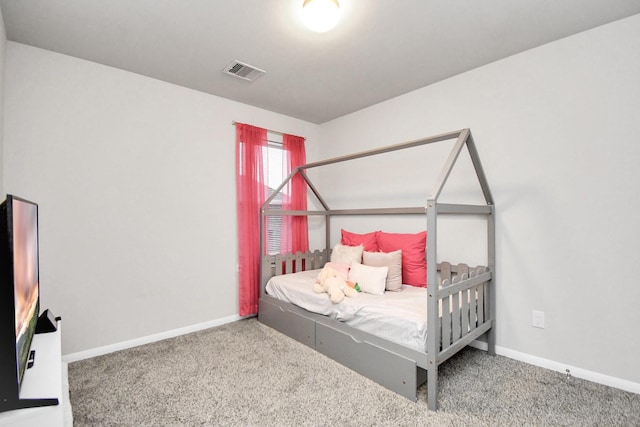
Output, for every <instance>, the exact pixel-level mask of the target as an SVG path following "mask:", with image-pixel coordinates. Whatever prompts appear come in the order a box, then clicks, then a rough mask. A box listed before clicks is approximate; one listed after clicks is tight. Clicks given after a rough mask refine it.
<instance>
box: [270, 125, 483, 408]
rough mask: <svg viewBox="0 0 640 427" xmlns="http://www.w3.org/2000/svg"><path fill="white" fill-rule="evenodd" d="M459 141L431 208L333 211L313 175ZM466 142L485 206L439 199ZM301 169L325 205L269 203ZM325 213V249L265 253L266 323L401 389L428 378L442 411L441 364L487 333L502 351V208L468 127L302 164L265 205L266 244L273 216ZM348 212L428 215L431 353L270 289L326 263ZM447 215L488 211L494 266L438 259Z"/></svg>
mask: <svg viewBox="0 0 640 427" xmlns="http://www.w3.org/2000/svg"><path fill="white" fill-rule="evenodd" d="M453 139H456V141H455V144H454V146H453V148H452V150H451V152H450V154H449V156H448V158H447V160H446V162H445V164H444V166H443V167H442V170H441V172H440V174H439V175H438V178H437V180H436V183H435V187H434V188H433V189H432V191H431V193H430V195H429V196H428V199H427V204H426V206H422V207H398V208H373V209H371V208H368V209H340V210H333V209H331V208H330V207H329V206H328V205H327V203H326V202H325V201H324V199H323V198H322V196H321V195H320V193H319V192H318V190H317V189H316V187H315V186H314V185H313V183H312V182H311V181H310V179H309V177H308V176H307V174H306V171H307V170H308V169H311V168H317V167H322V166H325V165H330V164H335V163H340V162H346V161H349V160H354V159H360V158H364V157H368V156H375V155H379V154H383V153H388V152H391V151H397V150H403V149H407V148H412V147H417V146H421V145H425V144H434V143H438V142H443V141H450V140H453ZM464 147H466V148H467V150H468V152H469V155H470V157H471V161H472V164H473V167H474V169H475V172H476V176H477V178H478V182H479V184H480V188H481V190H482V193H483V195H484V199H485V202H486V204H481V205H476V204H445V203H439V202H438V198H439V196H440V194H441V192H442V189H443V187H444V185H445V184H446V182H447V178H448V177H449V175H450V173H451V171H452V169H453V167H454V165H455V163H456V161H457V159H458V157H459V155H460V153H461V151H462V150H463V148H464ZM296 174H300V175H301V176H302V177H303V178H304V180H305V181H306V183H307V185H308V187H309V188H310V190H311V191H312V192H313V194H314V195H315V197H316V198H317V199H318V201H319V203H320V204H321V205H322V207H323V210H318V211H291V210H282V209H270V208H269V204H270V203H271V201H272V200H273V199H274V198H275V197H276V195H277V194H278V193H279V192H280V191H281V190H282V189H283V188H284V186H285V185H286V184H287V183H288V182H289V181H290V180H291V179H292V178H293V177H294V176H295V175H296ZM287 215H294V216H296V215H297V216H299V215H321V216H324V217H325V218H326V219H325V233H326V234H325V243H326V244H325V248H324V249H322V250H315V251H313V252H307V253H304V254H303V253H300V252H298V253H296V254H286V255H265V256H263V257H262V259H261V267H260V269H261V270H260V271H261V286H260V304H259V314H258V318H259V321H260V322H262V323H264V324H266V325H269V326H271V327H273V328H274V329H276V330H278V331H280V332H282V333H284V334H286V335H288V336H290V337H292V338H294V339H296V340H298V341H300V342H302V343H304V344H306V345H308V346H310V347H312V348H315V349H316V350H317V351H320V352H321V353H323V354H325V355H327V356H328V357H330V358H332V359H334V360H336V361H338V362H340V363H342V364H343V365H346V366H347V367H349V368H351V369H353V370H355V371H357V372H359V373H361V374H362V375H365V376H366V377H369V378H370V379H372V380H374V381H376V382H378V383H380V384H382V385H383V386H385V387H387V388H389V389H391V390H394V391H396V392H397V393H399V394H401V395H403V396H405V397H407V398H410V399H412V400H414V401H415V400H416V398H417V393H416V391H417V388H418V386H419V385H420V384H422V383H423V382H424V381H425V379H426V381H427V403H428V407H429V409H431V410H436V409H437V396H438V395H437V393H438V367H439V365H440V364H442V363H443V362H444V361H446V360H447V359H449V358H450V357H451V356H453V355H454V354H456V353H457V352H458V351H460V350H461V349H463V348H464V347H465V346H467V345H468V344H470V343H471V342H473V341H474V340H476V339H478V338H479V337H480V336H481V335H484V334H486V336H487V344H488V352H489V354H492V355H494V354H495V328H494V319H495V292H494V289H495V210H494V204H493V198H492V197H491V192H490V190H489V185H488V183H487V179H486V176H485V174H484V171H483V169H482V165H481V163H480V158H479V156H478V152H477V149H476V146H475V144H474V141H473V137H472V135H471V131H470V130H469V129H462V130H459V131H454V132H449V133H445V134H441V135H436V136H431V137H428V138H424V139H419V140H415V141H410V142H406V143H401V144H396V145H391V146H388V147H383V148H379V149H374V150H370V151H365V152H360V153H356V154H351V155H346V156H341V157H336V158H332V159H329V160H324V161H319V162H313V163H308V164H306V165H303V166H300V167H298V168H296V169H295V170H294V171H293V172H292V173H291V174H290V175H289V176H288V177H287V178H286V179H285V181H284V182H283V183H282V184H281V185H280V186H279V187H278V188H277V189H276V190H275V191H274V193H273V194H272V195H271V197H269V198H268V199H267V201H266V202H265V203H264V205H263V206H262V209H261V231H260V247H261V248H264V247H265V245H264V243H265V242H264V229H265V228H264V227H265V224H266V219H267V217H268V216H287ZM341 215H396V216H397V215H400V216H402V215H425V216H426V222H427V250H426V262H427V283H428V288H427V301H426V304H427V320H428V325H427V330H428V333H427V351H426V353H423V352H420V351H416V350H413V349H410V348H408V347H405V346H402V345H399V344H396V343H394V342H390V341H388V340H385V339H382V338H379V337H377V336H374V335H371V334H368V333H365V332H362V331H359V330H357V329H355V328H353V327H350V326H348V325H345V324H344V323H341V322H338V321H336V320H333V319H331V318H329V317H327V316H323V315H319V314H315V313H311V312H309V311H306V310H304V309H302V308H300V307H297V306H295V305H293V304H291V303H287V302H283V301H280V300H278V299H276V298H274V297H272V296H270V295H268V294H267V293H266V291H265V286H266V283H267V281H268V280H269V278H271V277H272V276H274V275H280V274H285V273H293V272H297V271H303V270H310V269H320V268H322V267H323V266H324V263H325V262H327V261H328V260H329V259H330V226H331V218H332V217H334V216H341ZM441 215H467V216H475V217H484V218H486V222H487V245H488V248H487V265H486V266H478V267H474V268H470V267H468V266H467V265H465V264H458V265H452V264H451V263H449V262H440V263H438V262H437V229H438V228H437V226H438V218H439V217H440V216H441ZM436 283H438V285H434V284H436Z"/></svg>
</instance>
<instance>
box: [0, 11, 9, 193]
mask: <svg viewBox="0 0 640 427" xmlns="http://www.w3.org/2000/svg"><path fill="white" fill-rule="evenodd" d="M6 46H7V33H6V31H5V27H4V18H3V16H2V10H0V199H2V200H4V162H3V160H2V159H3V154H4V143H3V141H4V56H5V50H6Z"/></svg>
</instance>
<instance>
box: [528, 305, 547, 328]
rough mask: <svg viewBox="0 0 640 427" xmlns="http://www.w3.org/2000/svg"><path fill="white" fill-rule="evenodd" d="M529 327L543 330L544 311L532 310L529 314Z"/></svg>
mask: <svg viewBox="0 0 640 427" xmlns="http://www.w3.org/2000/svg"><path fill="white" fill-rule="evenodd" d="M531 326H533V327H534V328H541V329H544V311H537V310H533V311H532V312H531Z"/></svg>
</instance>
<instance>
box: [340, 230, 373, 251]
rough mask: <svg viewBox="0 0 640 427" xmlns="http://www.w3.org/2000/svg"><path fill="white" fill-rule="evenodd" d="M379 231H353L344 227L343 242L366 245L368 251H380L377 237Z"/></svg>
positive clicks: (351, 244)
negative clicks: (357, 232) (361, 232)
mask: <svg viewBox="0 0 640 427" xmlns="http://www.w3.org/2000/svg"><path fill="white" fill-rule="evenodd" d="M377 234H378V232H377V231H372V232H371V233H366V234H356V233H351V232H349V231H347V230H345V229H342V241H341V243H342V244H343V245H346V246H358V245H362V246H364V250H365V251H367V252H377V251H378V240H377V239H376V236H377Z"/></svg>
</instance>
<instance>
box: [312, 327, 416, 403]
mask: <svg viewBox="0 0 640 427" xmlns="http://www.w3.org/2000/svg"><path fill="white" fill-rule="evenodd" d="M316 349H317V350H318V351H319V352H320V353H322V354H324V355H326V356H327V357H330V358H331V359H333V360H335V361H337V362H339V363H341V364H342V365H344V366H346V367H348V368H350V369H353V370H354V371H356V372H358V373H359V374H361V375H364V376H365V377H367V378H369V379H371V380H373V381H375V382H377V383H378V384H380V385H382V386H384V387H386V388H388V389H390V390H393V391H395V392H396V393H398V394H400V395H402V396H404V397H406V398H408V399H411V400H413V401H415V400H416V399H417V395H416V393H417V384H416V382H417V378H416V376H417V366H416V362H415V361H413V360H410V359H407V358H406V357H404V356H401V355H398V354H396V353H394V352H391V351H389V350H386V349H384V348H382V347H379V346H377V345H374V344H371V343H369V342H367V341H366V340H365V339H364V338H362V337H358V336H355V335H352V333H347V332H344V331H341V330H339V329H337V328H334V327H333V326H331V325H329V324H323V323H320V322H318V323H316Z"/></svg>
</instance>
